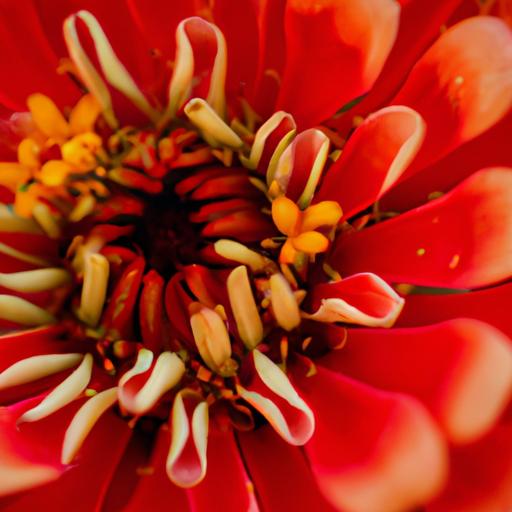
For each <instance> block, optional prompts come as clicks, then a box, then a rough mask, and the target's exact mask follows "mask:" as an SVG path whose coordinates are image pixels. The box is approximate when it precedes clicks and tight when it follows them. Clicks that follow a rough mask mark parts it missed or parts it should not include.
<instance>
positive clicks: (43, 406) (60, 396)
mask: <svg viewBox="0 0 512 512" xmlns="http://www.w3.org/2000/svg"><path fill="white" fill-rule="evenodd" d="M92 362H93V361H92V355H91V354H85V356H84V358H83V360H82V363H81V364H80V366H79V367H78V368H77V369H76V370H75V371H74V372H73V373H72V374H71V375H70V376H69V377H67V378H66V379H65V380H63V381H62V382H61V383H60V384H59V385H58V386H57V387H56V388H55V389H54V390H53V391H51V392H50V393H49V394H48V395H46V397H45V398H44V399H43V401H42V402H41V403H40V404H39V405H37V406H36V407H34V408H32V409H29V410H28V411H27V412H25V413H24V414H23V415H22V416H21V417H20V418H19V420H18V423H24V422H32V421H38V420H40V419H43V418H46V417H47V416H49V415H50V414H52V413H54V412H56V411H58V410H59V409H62V407H64V406H66V405H68V404H69V403H71V402H72V401H73V400H75V399H76V398H78V397H79V396H80V395H81V394H82V392H83V391H84V390H85V388H86V387H87V385H88V384H89V381H90V380H91V372H92Z"/></svg>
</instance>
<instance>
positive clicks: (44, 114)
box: [27, 93, 70, 140]
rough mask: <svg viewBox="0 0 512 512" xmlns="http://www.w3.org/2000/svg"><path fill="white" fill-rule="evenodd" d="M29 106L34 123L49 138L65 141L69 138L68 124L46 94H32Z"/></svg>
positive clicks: (29, 98) (28, 102)
mask: <svg viewBox="0 0 512 512" xmlns="http://www.w3.org/2000/svg"><path fill="white" fill-rule="evenodd" d="M27 105H28V108H29V110H30V113H31V114H32V119H33V120H34V123H35V124H36V126H37V127H38V128H39V130H41V131H42V132H43V133H44V134H45V135H46V136H47V137H49V138H52V139H56V140H65V139H66V138H67V137H68V136H69V134H70V129H69V125H68V122H67V121H66V119H65V118H64V116H63V115H62V113H61V111H60V110H59V109H58V107H57V105H55V103H54V102H53V101H52V100H51V99H50V98H48V97H47V96H45V95H44V94H39V93H37V94H32V95H30V96H29V97H28V99H27Z"/></svg>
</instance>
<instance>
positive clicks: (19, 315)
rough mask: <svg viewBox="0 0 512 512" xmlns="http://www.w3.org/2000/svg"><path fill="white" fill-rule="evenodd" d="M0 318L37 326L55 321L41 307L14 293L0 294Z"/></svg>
mask: <svg viewBox="0 0 512 512" xmlns="http://www.w3.org/2000/svg"><path fill="white" fill-rule="evenodd" d="M0 318H1V319H2V320H8V321H10V322H14V323H17V324H20V325H27V326H39V325H48V324H53V323H54V322H55V317H54V316H53V315H51V314H50V313H48V312H47V311H46V310H44V309H43V308H40V307H39V306H36V305H34V304H32V303H31V302H28V301H27V300H25V299H22V298H21V297H16V296H15V295H0Z"/></svg>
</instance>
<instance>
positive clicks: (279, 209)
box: [272, 196, 302, 237]
mask: <svg viewBox="0 0 512 512" xmlns="http://www.w3.org/2000/svg"><path fill="white" fill-rule="evenodd" d="M272 220H273V221H274V224H275V225H276V227H277V229H279V231H281V233H283V234H285V235H287V236H291V237H293V236H296V235H298V234H299V233H300V227H301V222H302V213H301V211H300V210H299V207H298V206H297V205H296V204H295V203H294V202H293V201H292V200H291V199H288V198H287V197H285V196H281V197H278V198H277V199H274V201H272Z"/></svg>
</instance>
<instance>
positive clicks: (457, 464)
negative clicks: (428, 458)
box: [426, 421, 512, 512]
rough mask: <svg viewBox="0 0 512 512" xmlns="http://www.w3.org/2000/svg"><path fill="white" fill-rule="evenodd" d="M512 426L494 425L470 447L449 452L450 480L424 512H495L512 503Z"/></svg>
mask: <svg viewBox="0 0 512 512" xmlns="http://www.w3.org/2000/svg"><path fill="white" fill-rule="evenodd" d="M511 436H512V425H511V423H510V421H508V422H506V423H503V424H501V425H498V426H497V427H496V428H495V429H494V430H493V431H492V432H490V433H489V434H488V435H487V436H486V437H484V438H483V439H481V440H480V441H478V442H477V443H474V444H472V445H470V446H467V447H466V446H464V447H459V448H454V449H452V451H451V454H450V455H451V460H450V463H451V466H450V480H449V481H448V485H447V487H446V488H445V489H444V490H443V492H442V494H441V496H440V497H439V498H438V499H437V500H435V501H434V502H433V503H432V504H430V505H429V506H428V507H427V508H426V510H427V511H428V512H452V511H454V510H464V512H494V511H496V512H498V511H500V510H508V509H509V508H510V504H511V503H512V443H511V442H510V439H511Z"/></svg>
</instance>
